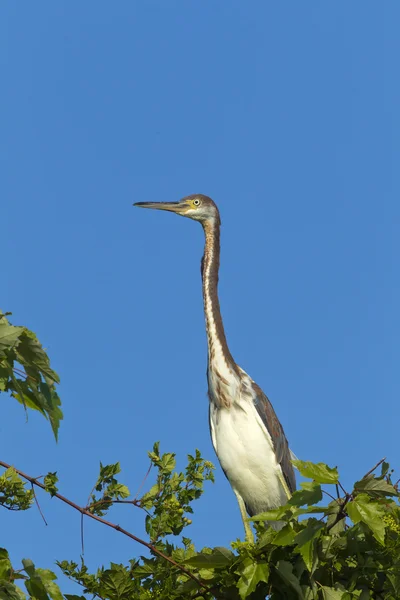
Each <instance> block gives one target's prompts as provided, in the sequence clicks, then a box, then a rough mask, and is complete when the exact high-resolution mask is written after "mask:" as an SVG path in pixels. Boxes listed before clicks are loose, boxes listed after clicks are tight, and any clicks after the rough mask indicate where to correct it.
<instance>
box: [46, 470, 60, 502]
mask: <svg viewBox="0 0 400 600" xmlns="http://www.w3.org/2000/svg"><path fill="white" fill-rule="evenodd" d="M57 481H58V477H57V471H55V472H54V473H47V475H46V476H45V478H44V481H43V483H44V487H45V490H46V492H48V493H49V494H50V496H51V497H53V496H54V495H55V494H56V493H57V492H58V488H57V486H56V483H57Z"/></svg>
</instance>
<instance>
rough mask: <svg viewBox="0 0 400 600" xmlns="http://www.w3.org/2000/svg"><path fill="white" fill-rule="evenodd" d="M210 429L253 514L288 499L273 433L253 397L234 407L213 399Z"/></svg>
mask: <svg viewBox="0 0 400 600" xmlns="http://www.w3.org/2000/svg"><path fill="white" fill-rule="evenodd" d="M210 430H211V437H212V442H213V445H214V449H215V452H216V454H217V456H218V459H219V461H220V463H221V467H222V469H223V470H224V472H225V475H226V476H227V478H228V479H229V482H230V484H231V485H232V487H233V488H234V489H235V490H236V491H237V492H238V493H239V494H240V495H241V496H242V498H243V500H244V502H245V504H246V507H247V510H248V512H249V514H251V515H254V514H257V513H259V512H263V511H265V510H268V509H269V508H272V507H276V506H280V505H281V504H283V503H284V502H286V497H285V496H284V493H283V492H284V491H283V489H282V486H281V484H280V481H279V476H278V471H280V469H281V467H280V465H279V464H278V463H277V462H276V457H275V452H274V449H273V444H272V441H271V437H270V435H269V433H268V431H267V430H266V428H265V427H263V425H262V423H260V419H259V417H258V414H257V411H256V409H255V407H254V405H253V403H252V400H251V399H248V398H241V397H239V398H238V399H237V401H236V402H233V403H232V404H231V406H230V408H225V407H223V406H222V407H221V406H219V405H216V404H213V403H210Z"/></svg>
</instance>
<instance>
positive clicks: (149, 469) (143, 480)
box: [133, 463, 153, 501]
mask: <svg viewBox="0 0 400 600" xmlns="http://www.w3.org/2000/svg"><path fill="white" fill-rule="evenodd" d="M152 466H153V463H150V465H149V468H148V469H147V472H146V475H145V476H144V477H143V479H142V483H141V484H140V485H139V488H138V491H137V492H136V494H135V497H134V499H133V500H134V501H135V500H136V499H137V497H138V496H139V492H140V490H141V489H142V487H143V486H144V484H145V481H146V479H147V478H148V476H149V473H150V471H151V467H152Z"/></svg>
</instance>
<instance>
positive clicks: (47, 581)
mask: <svg viewBox="0 0 400 600" xmlns="http://www.w3.org/2000/svg"><path fill="white" fill-rule="evenodd" d="M36 575H38V576H39V578H40V579H41V581H42V583H43V585H44V588H45V590H46V592H47V593H48V594H49V596H50V598H52V600H64V599H63V595H62V593H61V591H60V588H59V587H58V585H57V584H56V583H54V582H55V580H56V579H57V577H56V575H55V573H53V571H49V570H48V569H36Z"/></svg>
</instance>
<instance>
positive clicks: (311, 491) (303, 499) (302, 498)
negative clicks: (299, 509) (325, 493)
mask: <svg viewBox="0 0 400 600" xmlns="http://www.w3.org/2000/svg"><path fill="white" fill-rule="evenodd" d="M300 485H301V487H302V488H303V489H301V490H296V491H295V492H293V494H292V496H291V498H290V499H289V501H288V504H290V505H291V506H304V504H308V505H310V504H316V503H317V502H320V501H321V500H322V490H321V486H320V485H319V483H316V482H315V481H304V482H303V483H301V484H300Z"/></svg>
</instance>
